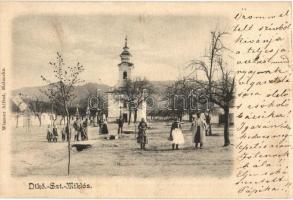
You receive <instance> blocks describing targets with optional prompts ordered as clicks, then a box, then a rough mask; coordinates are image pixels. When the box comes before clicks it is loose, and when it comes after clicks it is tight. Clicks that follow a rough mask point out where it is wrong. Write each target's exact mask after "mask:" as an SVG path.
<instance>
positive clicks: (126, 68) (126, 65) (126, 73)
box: [118, 37, 134, 87]
mask: <svg viewBox="0 0 293 200" xmlns="http://www.w3.org/2000/svg"><path fill="white" fill-rule="evenodd" d="M130 57H131V54H130V52H129V48H128V46H127V37H125V44H124V47H123V51H122V53H121V54H120V58H121V62H120V63H119V64H118V68H119V80H118V87H123V86H125V82H126V80H128V79H131V71H132V69H133V68H134V66H133V63H131V62H130Z"/></svg>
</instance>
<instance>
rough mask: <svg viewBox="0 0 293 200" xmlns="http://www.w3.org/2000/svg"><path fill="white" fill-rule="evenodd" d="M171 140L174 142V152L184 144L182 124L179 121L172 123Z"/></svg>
mask: <svg viewBox="0 0 293 200" xmlns="http://www.w3.org/2000/svg"><path fill="white" fill-rule="evenodd" d="M169 140H170V141H171V142H172V149H173V150H175V148H176V150H178V149H179V145H183V144H184V136H183V133H182V129H181V124H180V122H179V120H177V119H176V120H175V121H174V122H173V123H172V126H171V131H170V136H169Z"/></svg>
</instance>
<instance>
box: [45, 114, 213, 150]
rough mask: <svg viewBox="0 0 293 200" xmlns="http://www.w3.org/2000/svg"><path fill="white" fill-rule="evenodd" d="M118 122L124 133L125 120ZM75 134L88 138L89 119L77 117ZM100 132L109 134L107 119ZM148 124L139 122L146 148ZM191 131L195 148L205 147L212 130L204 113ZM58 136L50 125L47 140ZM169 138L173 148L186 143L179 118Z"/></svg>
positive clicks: (141, 141) (66, 130) (65, 135)
mask: <svg viewBox="0 0 293 200" xmlns="http://www.w3.org/2000/svg"><path fill="white" fill-rule="evenodd" d="M117 124H118V135H119V134H122V132H123V124H124V120H123V119H122V118H121V117H120V118H119V119H118V120H117ZM72 127H73V135H74V140H75V141H84V140H88V130H87V129H88V119H87V118H86V119H84V120H82V119H80V118H76V120H74V122H73V124H72ZM98 129H99V130H98V132H99V134H108V133H109V130H108V125H107V120H106V119H103V120H101V121H99V127H98ZM147 129H148V124H147V123H146V121H145V119H144V118H142V119H141V121H140V122H139V124H138V135H137V143H139V144H140V148H141V149H145V148H146V144H148V134H147ZM191 132H192V142H193V143H194V147H195V148H203V144H204V142H205V136H206V135H207V134H209V132H210V125H209V123H207V120H206V117H203V114H200V113H197V114H196V117H195V118H194V119H193V122H192V125H191ZM61 133H62V141H65V140H67V141H68V140H69V134H68V133H69V128H68V127H67V126H64V127H63V128H62V131H61ZM57 138H58V129H57V127H56V126H55V125H53V128H51V126H50V125H49V126H48V130H47V140H48V142H57ZM168 140H169V141H170V142H171V145H172V149H173V150H178V149H179V147H180V145H183V144H184V143H185V140H184V135H183V132H182V126H181V122H180V121H179V119H178V118H176V119H175V120H174V121H173V123H172V125H171V130H170V133H169V137H168Z"/></svg>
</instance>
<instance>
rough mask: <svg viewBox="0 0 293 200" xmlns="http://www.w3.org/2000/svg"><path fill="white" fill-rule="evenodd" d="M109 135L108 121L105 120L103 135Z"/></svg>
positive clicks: (102, 128) (102, 127)
mask: <svg viewBox="0 0 293 200" xmlns="http://www.w3.org/2000/svg"><path fill="white" fill-rule="evenodd" d="M108 133H109V130H108V124H107V120H106V119H104V120H103V123H102V125H101V134H108Z"/></svg>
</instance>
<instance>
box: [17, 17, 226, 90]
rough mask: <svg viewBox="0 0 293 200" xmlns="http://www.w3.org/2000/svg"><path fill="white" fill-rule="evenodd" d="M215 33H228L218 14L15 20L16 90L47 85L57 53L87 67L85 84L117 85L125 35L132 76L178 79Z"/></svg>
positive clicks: (206, 47)
mask: <svg viewBox="0 0 293 200" xmlns="http://www.w3.org/2000/svg"><path fill="white" fill-rule="evenodd" d="M216 29H217V30H224V31H226V30H228V29H229V21H228V20H227V19H226V18H225V17H222V16H217V15H213V16H208V17H207V16H198V15H185V16H174V15H169V16H168V15H164V16H163V15H162V16H160V15H156V16H145V15H79V16H73V15H71V16H53V15H44V16H43V15H27V16H21V17H18V18H16V19H14V22H13V48H12V49H13V51H12V56H13V67H12V68H13V76H14V78H13V88H14V89H16V88H21V87H30V86H40V85H44V84H45V83H44V82H43V81H42V80H41V78H40V76H41V75H45V76H47V77H48V78H50V77H53V71H52V69H51V67H50V65H49V64H48V63H49V62H50V61H54V59H55V58H56V52H57V51H58V52H61V53H62V55H63V57H64V60H65V63H66V64H68V65H75V64H76V63H77V62H80V63H81V64H83V65H84V67H85V71H84V72H83V73H82V75H81V78H82V79H83V80H85V82H95V83H104V84H107V85H110V86H114V85H115V84H116V83H117V81H118V67H117V64H118V63H119V62H120V57H119V54H120V53H121V52H122V47H123V46H124V39H125V36H126V35H127V38H128V46H129V51H130V53H131V54H132V58H131V62H132V63H134V70H133V76H137V77H138V76H139V77H146V78H147V79H149V80H152V81H164V80H175V79H177V78H178V77H180V76H182V75H183V74H184V73H185V70H184V67H185V66H186V65H187V64H188V62H190V60H192V59H196V58H200V57H201V56H203V55H204V53H205V50H206V49H208V47H209V40H210V38H211V36H210V32H211V31H214V30H216ZM28 80H29V81H28Z"/></svg>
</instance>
